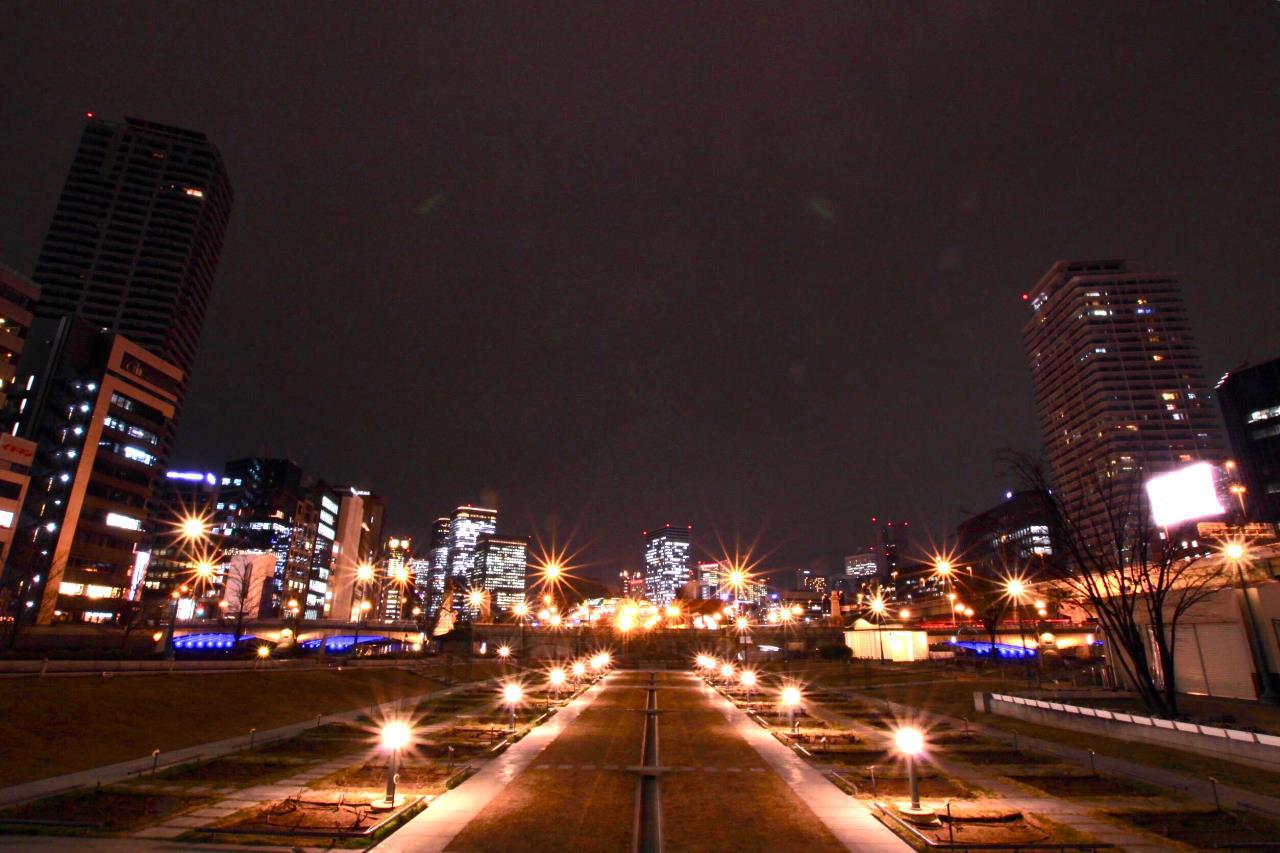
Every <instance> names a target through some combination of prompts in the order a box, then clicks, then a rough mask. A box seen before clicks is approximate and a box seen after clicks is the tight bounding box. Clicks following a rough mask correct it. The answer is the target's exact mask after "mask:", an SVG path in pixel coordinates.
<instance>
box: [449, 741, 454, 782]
mask: <svg viewBox="0 0 1280 853" xmlns="http://www.w3.org/2000/svg"><path fill="white" fill-rule="evenodd" d="M448 769H449V775H450V776H452V775H453V747H452V746H451V747H449V763H448Z"/></svg>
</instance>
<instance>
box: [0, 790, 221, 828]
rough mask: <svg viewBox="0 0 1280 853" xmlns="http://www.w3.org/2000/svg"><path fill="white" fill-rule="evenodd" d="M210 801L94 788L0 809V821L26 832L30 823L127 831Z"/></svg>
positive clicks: (165, 794) (189, 795)
mask: <svg viewBox="0 0 1280 853" xmlns="http://www.w3.org/2000/svg"><path fill="white" fill-rule="evenodd" d="M209 802H212V799H211V798H210V797H207V796H197V795H194V794H175V793H169V792H158V791H137V790H130V789H127V788H94V789H90V790H84V791H74V792H72V793H69V794H62V795H59V796H56V797H46V798H45V799H43V800H35V801H34V802H30V803H23V804H22V805H20V806H15V807H13V808H10V809H5V810H4V811H3V812H0V825H3V826H7V827H8V831H10V832H25V831H29V830H30V826H31V825H32V824H35V825H43V826H50V827H67V828H70V829H85V830H90V831H92V830H99V831H103V832H129V831H132V830H136V829H141V828H143V827H145V826H148V825H150V824H153V823H159V822H161V821H164V820H167V819H168V818H170V817H172V816H174V815H176V814H180V813H182V812H185V811H189V810H191V809H194V808H197V807H199V806H202V805H205V804H206V803H209Z"/></svg>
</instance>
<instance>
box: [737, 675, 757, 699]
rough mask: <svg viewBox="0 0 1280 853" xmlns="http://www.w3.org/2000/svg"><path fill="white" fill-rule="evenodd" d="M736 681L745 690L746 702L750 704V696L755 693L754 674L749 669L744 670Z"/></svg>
mask: <svg viewBox="0 0 1280 853" xmlns="http://www.w3.org/2000/svg"><path fill="white" fill-rule="evenodd" d="M738 681H739V682H740V683H741V684H742V686H743V687H745V688H747V701H748V702H750V701H751V696H752V694H754V693H755V691H756V674H755V673H754V672H752V671H751V670H749V669H744V670H743V671H742V674H741V675H739V676H738Z"/></svg>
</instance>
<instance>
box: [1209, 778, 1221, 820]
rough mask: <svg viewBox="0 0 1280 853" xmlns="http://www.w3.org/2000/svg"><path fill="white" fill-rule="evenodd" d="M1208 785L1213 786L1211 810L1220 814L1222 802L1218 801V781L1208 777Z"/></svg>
mask: <svg viewBox="0 0 1280 853" xmlns="http://www.w3.org/2000/svg"><path fill="white" fill-rule="evenodd" d="M1209 784H1210V785H1212V786H1213V810H1214V811H1215V812H1220V811H1222V802H1221V801H1220V800H1219V799H1218V780H1217V779H1215V778H1213V777H1212V776H1210V777H1209Z"/></svg>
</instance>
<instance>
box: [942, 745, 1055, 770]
mask: <svg viewBox="0 0 1280 853" xmlns="http://www.w3.org/2000/svg"><path fill="white" fill-rule="evenodd" d="M947 755H948V756H950V757H951V758H954V759H956V760H957V761H963V762H965V763H966V764H1004V765H1009V766H1021V765H1024V764H1041V763H1043V761H1044V759H1041V758H1037V757H1035V756H1032V755H1027V754H1026V753H1024V752H1018V751H1016V750H1012V749H953V750H950V751H949V752H948V753H947Z"/></svg>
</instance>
